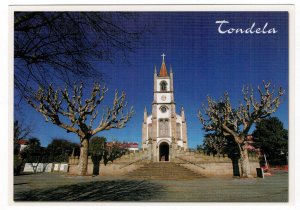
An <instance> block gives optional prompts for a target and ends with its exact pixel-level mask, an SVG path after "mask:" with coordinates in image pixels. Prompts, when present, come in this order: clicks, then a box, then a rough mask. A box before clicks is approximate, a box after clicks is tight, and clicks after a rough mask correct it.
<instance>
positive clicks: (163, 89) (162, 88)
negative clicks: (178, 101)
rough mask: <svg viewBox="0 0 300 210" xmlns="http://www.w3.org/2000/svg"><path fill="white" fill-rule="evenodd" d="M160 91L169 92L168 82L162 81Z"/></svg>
mask: <svg viewBox="0 0 300 210" xmlns="http://www.w3.org/2000/svg"><path fill="white" fill-rule="evenodd" d="M160 90H161V91H166V90H167V82H166V81H161V83H160Z"/></svg>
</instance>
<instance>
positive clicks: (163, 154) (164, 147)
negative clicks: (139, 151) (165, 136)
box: [159, 142, 169, 161]
mask: <svg viewBox="0 0 300 210" xmlns="http://www.w3.org/2000/svg"><path fill="white" fill-rule="evenodd" d="M159 161H169V144H168V143H166V142H162V143H161V144H160V145H159Z"/></svg>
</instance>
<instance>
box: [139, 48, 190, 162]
mask: <svg viewBox="0 0 300 210" xmlns="http://www.w3.org/2000/svg"><path fill="white" fill-rule="evenodd" d="M162 56H163V60H162V64H161V68H160V71H159V74H157V71H156V67H155V70H154V87H153V88H154V90H153V95H154V99H153V103H152V110H151V111H152V113H151V114H150V115H148V113H147V110H146V107H145V110H144V120H143V125H142V149H143V150H147V151H148V157H149V159H151V160H152V161H154V162H158V161H172V160H173V159H174V158H175V156H176V153H177V152H178V151H185V150H186V149H187V145H188V139H187V127H186V119H185V113H184V109H183V107H182V108H181V111H180V114H177V113H176V103H175V100H174V83H173V72H172V68H170V73H169V74H168V71H167V67H166V64H165V58H164V57H165V55H164V54H163V55H162Z"/></svg>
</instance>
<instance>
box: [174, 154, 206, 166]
mask: <svg viewBox="0 0 300 210" xmlns="http://www.w3.org/2000/svg"><path fill="white" fill-rule="evenodd" d="M175 158H177V159H179V160H182V161H185V162H186V163H189V164H192V165H194V166H197V167H200V168H202V169H205V167H203V166H200V165H198V164H196V163H193V162H191V161H188V160H185V159H183V158H180V157H177V156H176V157H175Z"/></svg>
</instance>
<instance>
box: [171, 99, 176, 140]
mask: <svg viewBox="0 0 300 210" xmlns="http://www.w3.org/2000/svg"><path fill="white" fill-rule="evenodd" d="M171 139H172V143H173V141H174V143H176V144H177V139H176V109H175V104H171Z"/></svg>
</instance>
